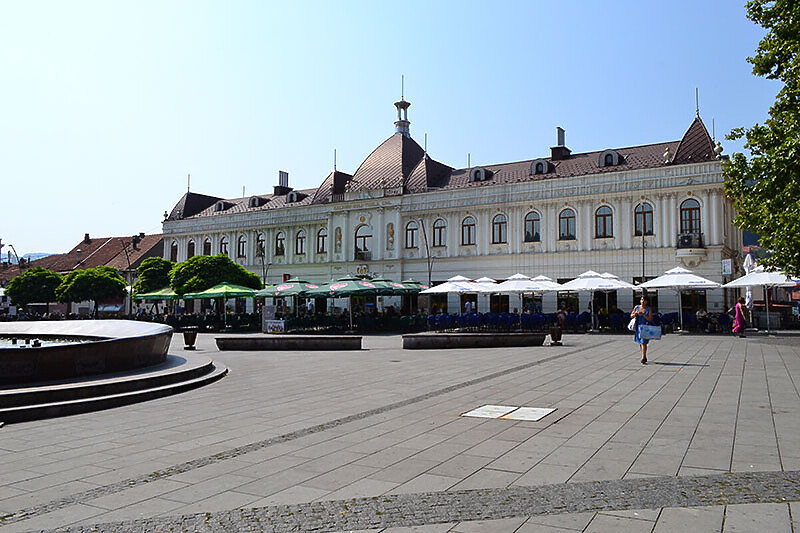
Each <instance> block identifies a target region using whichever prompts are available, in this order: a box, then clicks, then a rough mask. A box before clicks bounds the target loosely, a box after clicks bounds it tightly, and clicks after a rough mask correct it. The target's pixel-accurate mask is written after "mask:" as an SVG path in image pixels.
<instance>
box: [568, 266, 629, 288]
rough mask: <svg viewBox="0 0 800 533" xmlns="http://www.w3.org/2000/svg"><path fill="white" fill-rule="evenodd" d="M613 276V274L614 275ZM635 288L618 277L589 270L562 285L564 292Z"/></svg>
mask: <svg viewBox="0 0 800 533" xmlns="http://www.w3.org/2000/svg"><path fill="white" fill-rule="evenodd" d="M612 276H613V274H612ZM633 288H634V286H633V285H631V284H630V283H628V282H626V281H622V280H620V279H619V278H616V277H608V276H607V275H604V274H598V273H597V272H595V271H594V270H587V271H586V272H584V273H583V274H581V275H580V276H578V277H577V278H575V279H573V280H572V281H568V282H567V283H564V284H563V285H561V287H560V290H562V291H576V292H595V291H616V290H619V289H633Z"/></svg>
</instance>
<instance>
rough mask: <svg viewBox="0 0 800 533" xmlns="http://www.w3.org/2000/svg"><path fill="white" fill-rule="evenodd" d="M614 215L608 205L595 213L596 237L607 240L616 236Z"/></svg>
mask: <svg viewBox="0 0 800 533" xmlns="http://www.w3.org/2000/svg"><path fill="white" fill-rule="evenodd" d="M613 228H614V214H613V213H612V211H611V208H610V207H608V206H607V205H603V206H600V207H599V208H598V209H597V211H595V212H594V236H595V237H596V238H598V239H605V238H607V237H613V236H614V229H613Z"/></svg>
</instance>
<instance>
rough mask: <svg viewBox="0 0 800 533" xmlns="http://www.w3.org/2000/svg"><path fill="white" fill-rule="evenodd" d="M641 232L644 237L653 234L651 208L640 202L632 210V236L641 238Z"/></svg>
mask: <svg viewBox="0 0 800 533" xmlns="http://www.w3.org/2000/svg"><path fill="white" fill-rule="evenodd" d="M642 230H644V234H645V235H652V234H653V206H652V205H650V204H648V203H647V202H642V203H640V204H639V205H637V206H636V208H635V209H634V210H633V234H634V235H636V236H639V237H641V235H642Z"/></svg>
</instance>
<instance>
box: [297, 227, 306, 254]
mask: <svg viewBox="0 0 800 533" xmlns="http://www.w3.org/2000/svg"><path fill="white" fill-rule="evenodd" d="M294 253H296V254H305V253H306V232H305V231H303V230H300V231H298V232H297V235H296V236H295V238H294Z"/></svg>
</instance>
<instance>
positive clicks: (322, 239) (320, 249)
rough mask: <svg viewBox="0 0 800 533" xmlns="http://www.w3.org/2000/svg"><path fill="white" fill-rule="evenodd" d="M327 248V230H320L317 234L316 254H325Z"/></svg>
mask: <svg viewBox="0 0 800 533" xmlns="http://www.w3.org/2000/svg"><path fill="white" fill-rule="evenodd" d="M327 246H328V228H322V229H321V230H319V231H318V232H317V253H318V254H324V253H327Z"/></svg>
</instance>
